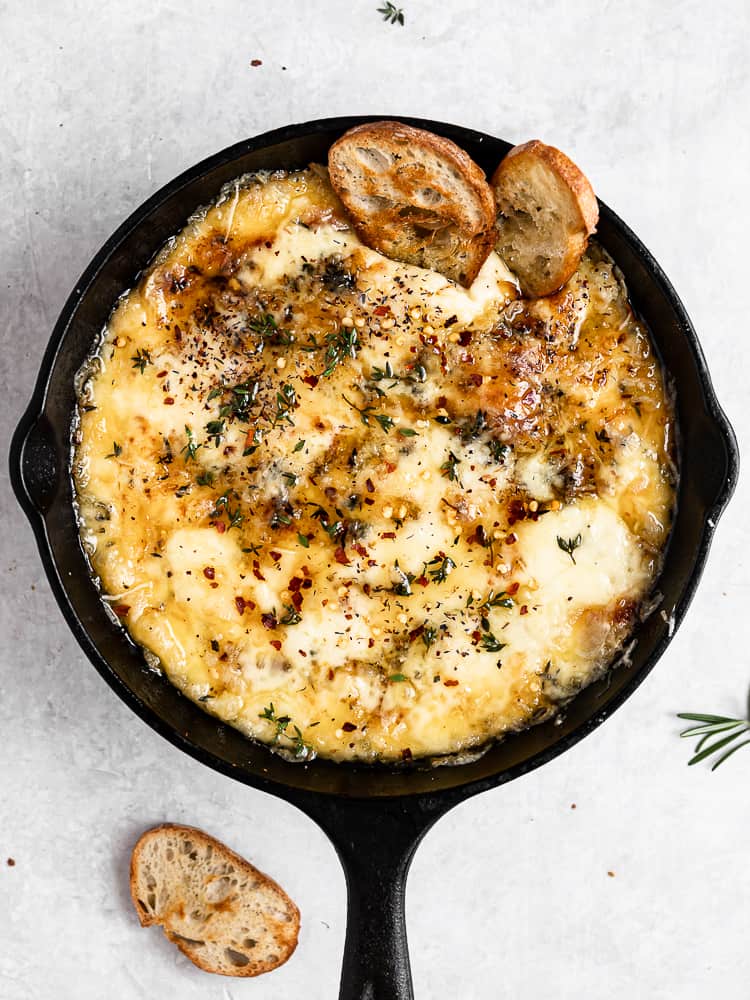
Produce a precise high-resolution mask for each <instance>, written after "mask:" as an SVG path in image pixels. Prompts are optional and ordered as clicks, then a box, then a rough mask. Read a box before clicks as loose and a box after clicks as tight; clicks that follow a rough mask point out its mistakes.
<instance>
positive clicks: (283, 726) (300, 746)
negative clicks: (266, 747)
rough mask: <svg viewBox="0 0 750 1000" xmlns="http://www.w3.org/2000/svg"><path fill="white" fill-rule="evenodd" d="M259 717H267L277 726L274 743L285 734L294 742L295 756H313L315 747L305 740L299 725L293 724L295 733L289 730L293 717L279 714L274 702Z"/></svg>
mask: <svg viewBox="0 0 750 1000" xmlns="http://www.w3.org/2000/svg"><path fill="white" fill-rule="evenodd" d="M258 718H259V719H265V720H266V721H267V722H272V723H273V724H274V726H275V727H276V728H275V730H274V734H273V739H272V741H271V742H272V743H274V744H276V743H278V742H279V740H280V739H281V737H282V736H285V737H286V738H287V739H288V740H290V742H291V744H292V746H291V749H292V752H293V753H294V756H295V757H300V758H307V757H311V756H312V754H313V748H312V747H311V746H310V744H309V743H306V742H305V739H304V737H303V736H302V731H301V729H300V728H299V726H297V725H293V729H294V735H292V734H291V733H290V732H288V729H289V725H290V724H291V722H292V720H291V717H290V716H288V715H277V714H276V709H275V708H274V706H273V702H270V703H269V704H268V705H266V707H265V708H264V709H263V711H262V712H261V713H260V714H259V715H258ZM314 724H315V723H313V725H314Z"/></svg>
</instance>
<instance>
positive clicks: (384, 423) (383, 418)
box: [341, 394, 396, 434]
mask: <svg viewBox="0 0 750 1000" xmlns="http://www.w3.org/2000/svg"><path fill="white" fill-rule="evenodd" d="M341 398H342V399H343V400H344V402H345V403H348V404H349V406H351V408H352V409H353V410H356V411H357V413H358V414H359V419H360V420H361V421H362V423H363V424H364V425H365V427H369V426H370V420H377V422H378V423H379V424H380V429H381V430H383V431H385V433H386V434H387V433H388V431H389V430H390V429H391V428H392V427H393V425H394V424H395V422H396V421H395V420H394V419H393V417H389V416H388V414H387V413H376V412H375V407H374V406H364V407H359V406H357V405H356V403H352V401H351V400H350V399H347V398H346V396H344V395H343V394H342V397H341Z"/></svg>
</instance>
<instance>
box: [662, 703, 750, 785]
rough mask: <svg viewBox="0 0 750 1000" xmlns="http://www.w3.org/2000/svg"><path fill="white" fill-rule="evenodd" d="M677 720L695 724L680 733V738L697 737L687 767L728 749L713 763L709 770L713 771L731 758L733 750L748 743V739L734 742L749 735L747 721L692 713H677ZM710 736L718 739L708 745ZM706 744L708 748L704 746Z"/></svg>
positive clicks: (748, 723) (749, 728) (749, 740)
mask: <svg viewBox="0 0 750 1000" xmlns="http://www.w3.org/2000/svg"><path fill="white" fill-rule="evenodd" d="M677 718H678V719H685V720H686V721H687V722H694V723H697V725H694V726H690V727H689V728H688V729H683V731H682V732H681V733H680V736H682V737H686V738H690V737H693V736H697V737H699V739H698V743H697V744H696V746H695V753H694V754H693V756H692V757H691V758H690V760H689V761H688V765H690V764H698V763H700V761H702V760H705V759H706V757H710V756H711V754H714V753H717V752H718V751H719V750H723V749H724V747H728V748H729V749H727V750H726V751H725V752H724V753H722V754H721V756H720V757H719V758H718V760H716V761H714V763H713V765H712V767H711V770H712V771H715V770H716V768H717V767H718V766H719V764H723V763H724V761H725V760H726V759H727V758H728V757H731V756H732V754H733V753H734V752H735V750H739V749H740V748H741V747H744V746H747V745H748V743H750V739H746V740H742V742H740V743H737V742H736V741H737V740H738V739H739V738H740V737H741V736H744V735H745V734H746V733H750V722H749V721H748V720H747V719H730V718H728V717H727V716H726V715H699V714H696V713H694V712H679V713H678V715H677ZM712 736H719V737H720V738H719V739H718V740H715V741H714V742H713V743H708V741H709V740H710V739H711V737H712ZM706 743H708V746H706V745H705V744H706ZM731 744H734V746H731Z"/></svg>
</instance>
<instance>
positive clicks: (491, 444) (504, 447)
mask: <svg viewBox="0 0 750 1000" xmlns="http://www.w3.org/2000/svg"><path fill="white" fill-rule="evenodd" d="M487 447H488V448H489V452H490V455H491V457H492V459H493V461H495V462H498V463H500V464H502V463H503V462H504V461H505V458H506V456H507V454H508V452H509V451H510V445H509V444H503V442H502V441H498V440H497V438H490V440H489V441H488V442H487Z"/></svg>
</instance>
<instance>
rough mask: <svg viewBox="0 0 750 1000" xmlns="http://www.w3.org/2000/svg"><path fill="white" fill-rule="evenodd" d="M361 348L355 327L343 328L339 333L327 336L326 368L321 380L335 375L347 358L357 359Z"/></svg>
mask: <svg viewBox="0 0 750 1000" xmlns="http://www.w3.org/2000/svg"><path fill="white" fill-rule="evenodd" d="M359 346H360V345H359V337H358V334H357V330H356V329H355V328H354V327H353V326H350V327H346V326H345V327H342V328H341V330H339V331H338V333H329V334H328V335H327V336H326V357H325V360H326V367H325V369H324V371H323V372H322V373H321V378H328V376H329V375H333V373H334V371H335V370H336V368H337V367H338V365H340V364H341V363H342V361H343V360H344V359H345V358H356V356H357V351H358V350H359Z"/></svg>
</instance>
